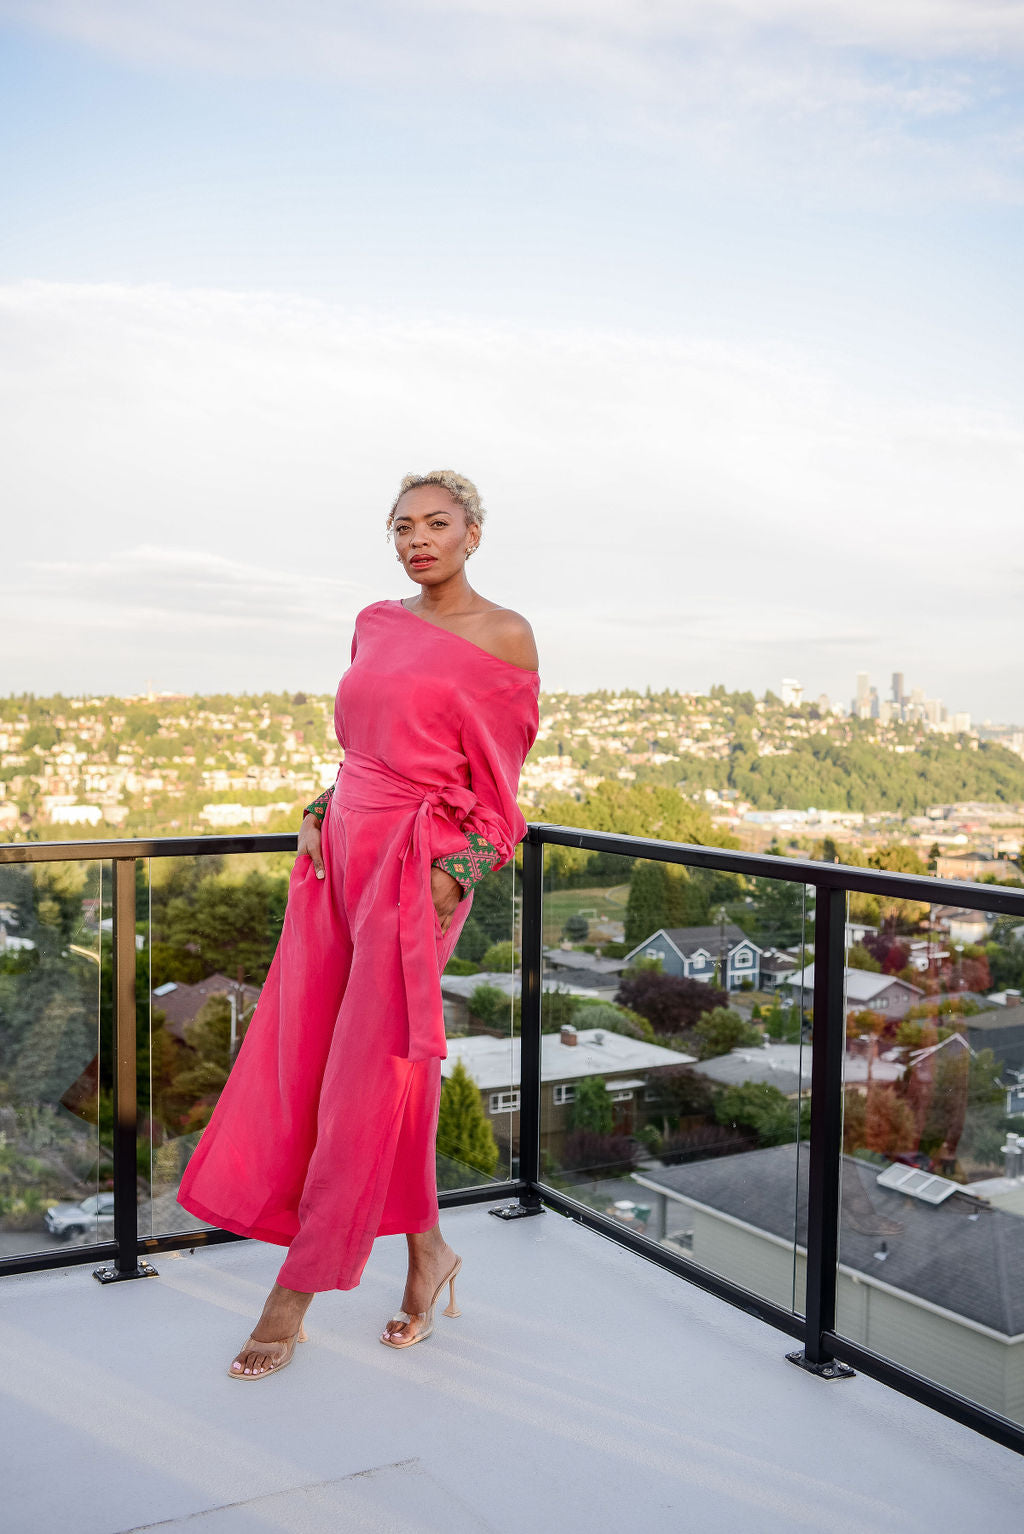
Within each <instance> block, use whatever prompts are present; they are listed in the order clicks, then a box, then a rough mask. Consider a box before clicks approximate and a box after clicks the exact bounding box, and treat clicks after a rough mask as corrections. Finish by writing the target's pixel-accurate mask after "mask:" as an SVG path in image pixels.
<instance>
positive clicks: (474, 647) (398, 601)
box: [388, 597, 540, 677]
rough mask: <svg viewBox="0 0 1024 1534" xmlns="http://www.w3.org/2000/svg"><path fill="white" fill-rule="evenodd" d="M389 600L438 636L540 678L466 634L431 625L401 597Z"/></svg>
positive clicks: (527, 667)
mask: <svg viewBox="0 0 1024 1534" xmlns="http://www.w3.org/2000/svg"><path fill="white" fill-rule="evenodd" d="M388 600H389V601H390V602H391V603H392V605H394V606H398V607H400V608H401V609H402V612H404V613H405V615H406V617H408V618H413V619H415V621H416V622H417V623H425V624H426V626H427V628H428V629H434V630H435V631H436V632H437V633H438V634H447V635H449V637H450V638H452V639H458V640H459V641H460V642H461V643H462V644H468V645H469V647H470V649H471V650H475V651H476V652H477V654H478V655H486V656H487V659H488V660H493V661H496V662H497V664H498V665H499V666H507V667H508V668H509V670H510V671H518V672H519V674H520V676H535V677H539V676H540V671H539V670H536V671H535V670H534V669H533V667H532V666H517V665H516V663H515V661H514V660H505V658H504V657H503V656H501V655H495V654H494V653H493V651H491V650H485V649H484V647H483V645H479V644H476V643H475V642H474V641H473V640H472V639H467V638H466V636H465V634H456V633H455V631H454V629H446V628H442V627H441V625H440V623H431V621H430V619H429V618H421V617H420V615H419V613H414V612H413V611H412V610H411V609H410V608H408V607H406V605H405V603H404V602H403V601H402V599H401V597H389V598H388Z"/></svg>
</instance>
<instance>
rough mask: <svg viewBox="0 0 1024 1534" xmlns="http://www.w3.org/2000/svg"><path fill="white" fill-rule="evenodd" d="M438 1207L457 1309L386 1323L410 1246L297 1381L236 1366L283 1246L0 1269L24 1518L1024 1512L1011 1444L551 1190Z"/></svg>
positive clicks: (129, 1521)
mask: <svg viewBox="0 0 1024 1534" xmlns="http://www.w3.org/2000/svg"><path fill="white" fill-rule="evenodd" d="M487 1207H488V1206H487V1205H486V1204H477V1205H469V1206H465V1207H462V1208H458V1209H454V1210H448V1211H446V1212H445V1213H444V1215H443V1225H444V1229H445V1233H446V1235H447V1237H448V1239H449V1240H450V1241H451V1243H452V1245H453V1246H454V1247H455V1248H456V1250H458V1251H459V1252H461V1253H462V1256H463V1260H464V1270H463V1275H462V1276H461V1277H460V1279H459V1281H458V1284H457V1286H456V1293H457V1297H458V1300H459V1304H460V1306H461V1308H462V1310H463V1316H462V1318H461V1319H459V1320H454V1321H453V1320H449V1319H447V1318H445V1317H443V1316H441V1315H440V1314H438V1317H437V1325H436V1331H435V1334H434V1335H433V1336H432V1337H431V1338H430V1339H429V1340H428V1341H427V1342H426V1343H424V1344H423V1345H422V1346H420V1347H417V1348H414V1349H411V1350H409V1351H408V1355H407V1356H406V1354H404V1353H403V1355H402V1356H401V1357H399V1356H398V1354H397V1353H395V1352H391V1351H387V1350H385V1349H384V1348H383V1347H381V1346H380V1344H379V1343H378V1341H377V1335H378V1333H379V1331H380V1327H381V1324H382V1323H383V1321H384V1320H385V1319H386V1318H387V1316H389V1315H390V1314H392V1312H393V1311H394V1310H396V1309H397V1307H398V1304H399V1303H400V1300H401V1291H402V1284H403V1280H404V1271H405V1243H404V1240H402V1238H400V1237H386V1238H383V1239H381V1240H380V1241H378V1242H377V1244H376V1246H375V1248H374V1252H373V1255H372V1256H371V1259H370V1263H369V1265H368V1267H367V1270H366V1273H365V1275H364V1279H363V1282H362V1284H361V1285H360V1287H359V1288H358V1289H356V1290H353V1291H351V1292H349V1293H340V1292H332V1293H329V1294H325V1295H321V1296H319V1297H318V1298H317V1300H316V1301H315V1302H314V1305H313V1308H312V1310H311V1312H310V1317H309V1331H310V1337H311V1341H310V1343H309V1344H308V1346H304V1347H302V1348H300V1349H299V1350H298V1353H297V1356H296V1358H295V1361H294V1363H293V1365H292V1366H291V1367H290V1368H289V1369H287V1370H285V1371H284V1372H283V1373H282V1375H281V1377H280V1378H279V1379H266V1380H262V1381H259V1382H258V1384H257V1388H256V1389H255V1390H253V1389H251V1388H247V1389H246V1390H244V1391H240V1390H239V1389H238V1384H237V1382H235V1381H232V1380H231V1379H229V1378H228V1375H227V1373H226V1370H227V1365H228V1363H229V1361H230V1358H231V1356H232V1354H233V1353H234V1351H235V1349H236V1348H237V1347H238V1346H239V1344H240V1343H241V1342H242V1341H243V1339H244V1338H245V1336H246V1334H247V1332H248V1330H249V1328H250V1326H251V1324H252V1323H253V1321H254V1320H255V1317H256V1316H257V1315H258V1313H259V1308H260V1305H261V1303H262V1300H263V1297H264V1295H265V1293H266V1291H267V1289H268V1288H269V1287H270V1284H271V1283H272V1281H273V1279H274V1277H275V1275H276V1272H277V1269H278V1267H279V1265H280V1259H281V1252H280V1250H279V1249H277V1248H273V1247H268V1246H264V1245H261V1244H259V1243H253V1242H243V1243H238V1244H232V1245H225V1246H214V1247H208V1248H200V1249H198V1250H197V1251H196V1252H195V1253H194V1255H189V1254H188V1253H184V1254H182V1255H180V1256H178V1255H172V1254H168V1253H164V1254H161V1255H159V1256H158V1257H157V1258H156V1259H155V1265H156V1267H157V1268H158V1269H159V1275H160V1276H159V1277H158V1278H155V1279H145V1280H140V1281H137V1282H132V1283H124V1284H116V1285H111V1286H109V1287H103V1286H101V1285H99V1284H97V1283H96V1282H95V1281H94V1280H93V1278H92V1276H91V1273H90V1270H89V1269H88V1268H86V1267H77V1268H66V1269H57V1270H53V1271H51V1272H48V1273H33V1274H28V1275H25V1276H21V1277H9V1278H8V1279H7V1281H6V1282H5V1283H4V1284H3V1285H0V1336H2V1339H3V1357H4V1370H3V1383H2V1391H3V1395H4V1397H5V1401H4V1413H3V1415H4V1424H5V1431H4V1448H5V1461H6V1466H5V1476H4V1503H5V1507H4V1514H5V1517H4V1521H5V1525H6V1527H7V1528H9V1529H11V1530H12V1531H14V1534H52V1531H53V1530H56V1529H73V1530H74V1534H127V1531H130V1530H140V1529H144V1528H145V1529H149V1528H152V1527H154V1526H157V1527H159V1528H161V1529H163V1530H169V1531H178V1530H182V1531H183V1530H185V1529H186V1528H187V1529H189V1530H190V1531H192V1534H257V1531H258V1534H268V1531H277V1530H281V1531H288V1534H327V1531H328V1530H329V1531H330V1534H337V1531H338V1530H361V1531H384V1530H388V1531H400V1534H406V1531H417V1534H426V1531H431V1534H433V1531H437V1534H442V1531H443V1534H462V1531H467V1534H468V1531H481V1530H492V1531H499V1530H500V1531H505V1530H507V1531H509V1534H512V1531H517V1534H518V1531H520V1530H523V1529H526V1528H534V1529H549V1528H555V1527H559V1528H562V1529H565V1530H568V1531H576V1530H595V1531H605V1530H608V1531H610V1530H613V1529H622V1528H637V1529H644V1530H662V1529H664V1530H672V1531H677V1530H679V1529H686V1530H701V1531H703V1530H711V1531H714V1534H733V1531H735V1534H740V1531H742V1534H775V1531H779V1534H782V1531H785V1534H792V1531H793V1530H794V1529H800V1530H821V1531H823V1534H824V1531H828V1534H862V1531H864V1530H866V1529H870V1530H872V1534H887V1531H890V1530H891V1531H893V1534H897V1531H898V1534H917V1531H920V1534H934V1531H935V1530H936V1529H943V1530H946V1529H948V1530H956V1529H960V1528H963V1529H968V1528H991V1529H1012V1528H1015V1527H1018V1526H1019V1523H1020V1498H1021V1491H1022V1486H1024V1476H1022V1467H1021V1461H1020V1458H1019V1457H1018V1456H1017V1455H1015V1454H1014V1453H1012V1452H1011V1451H1009V1450H1007V1449H1003V1448H1001V1447H999V1446H998V1445H997V1444H995V1443H992V1442H990V1441H988V1440H987V1439H985V1438H983V1437H981V1436H979V1435H978V1434H976V1433H973V1432H971V1431H970V1430H969V1429H967V1428H965V1427H961V1426H959V1425H958V1424H957V1423H955V1422H952V1421H950V1420H948V1419H946V1418H945V1417H942V1416H940V1415H939V1414H937V1413H936V1412H933V1411H930V1410H928V1409H927V1408H926V1407H924V1406H920V1405H918V1404H917V1403H915V1402H914V1401H912V1400H909V1399H907V1398H906V1397H904V1396H902V1395H899V1394H897V1393H896V1392H895V1391H892V1390H889V1389H887V1388H886V1387H885V1386H883V1385H881V1384H877V1383H875V1382H874V1381H872V1380H870V1379H867V1378H865V1377H863V1376H861V1377H858V1378H857V1379H855V1380H853V1381H842V1382H832V1383H826V1382H823V1381H821V1380H818V1379H815V1378H812V1377H811V1376H809V1375H807V1374H805V1373H804V1372H802V1371H801V1370H798V1369H794V1368H792V1367H791V1366H789V1365H788V1364H787V1363H786V1362H785V1359H784V1354H785V1352H786V1350H787V1347H791V1346H792V1344H791V1343H790V1342H789V1341H788V1339H787V1338H786V1337H784V1336H783V1335H781V1334H780V1333H778V1332H776V1331H774V1330H773V1329H772V1328H770V1327H767V1326H765V1325H763V1324H762V1323H761V1322H760V1321H758V1320H756V1319H754V1318H753V1317H751V1316H747V1315H745V1314H743V1313H742V1312H741V1311H738V1310H735V1309H734V1308H732V1307H731V1306H729V1305H726V1304H723V1303H722V1302H721V1301H719V1300H718V1299H716V1298H714V1297H713V1296H712V1295H710V1294H706V1293H704V1292H702V1291H700V1290H698V1289H696V1288H694V1287H692V1286H691V1285H689V1284H687V1283H685V1282H682V1281H680V1280H679V1279H677V1278H676V1277H674V1275H672V1274H671V1273H669V1272H666V1271H665V1270H663V1269H661V1268H658V1267H656V1266H655V1265H653V1264H652V1263H649V1262H647V1261H645V1260H644V1259H643V1258H642V1257H640V1256H637V1255H635V1254H633V1253H632V1252H630V1251H628V1250H626V1249H624V1248H622V1247H619V1246H616V1245H615V1244H614V1243H612V1242H610V1241H607V1240H605V1239H603V1238H602V1237H601V1236H599V1235H597V1234H595V1233H594V1232H592V1231H589V1230H587V1229H585V1228H583V1227H582V1226H580V1225H578V1224H576V1223H575V1222H573V1221H571V1220H567V1219H564V1218H562V1217H561V1216H560V1215H558V1214H555V1213H551V1212H548V1213H545V1214H543V1215H541V1216H539V1217H537V1218H533V1219H526V1220H518V1221H513V1222H508V1223H507V1222H505V1221H499V1220H495V1219H493V1218H491V1217H490V1216H489V1215H488V1213H487Z"/></svg>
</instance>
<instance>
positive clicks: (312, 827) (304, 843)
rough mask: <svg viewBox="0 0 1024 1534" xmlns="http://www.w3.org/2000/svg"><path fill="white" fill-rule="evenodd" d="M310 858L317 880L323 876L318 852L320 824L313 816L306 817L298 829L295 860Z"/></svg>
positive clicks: (322, 862) (321, 856) (322, 867)
mask: <svg viewBox="0 0 1024 1534" xmlns="http://www.w3.org/2000/svg"><path fill="white" fill-rule="evenodd" d="M299 858H312V860H313V868H314V869H315V871H316V876H317V878H318V879H322V878H323V876H324V859H323V854H322V852H321V851H320V822H319V821H318V820H317V818H316V816H315V815H307V816H306V817H305V818H304V820H303V822H302V825H301V826H300V827H299V854H298V857H297V858H296V859H295V861H296V862H298V860H299Z"/></svg>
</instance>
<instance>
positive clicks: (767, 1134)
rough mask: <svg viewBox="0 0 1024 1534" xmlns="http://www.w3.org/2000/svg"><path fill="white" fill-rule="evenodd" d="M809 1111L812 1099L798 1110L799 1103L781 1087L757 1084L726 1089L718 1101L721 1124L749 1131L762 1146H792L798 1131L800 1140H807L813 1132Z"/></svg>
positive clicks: (716, 1112)
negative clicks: (781, 1090) (808, 1135)
mask: <svg viewBox="0 0 1024 1534" xmlns="http://www.w3.org/2000/svg"><path fill="white" fill-rule="evenodd" d="M810 1112H811V1104H810V1100H809V1099H807V1098H805V1099H804V1101H803V1102H802V1103H801V1104H800V1107H799V1111H798V1107H797V1104H796V1103H795V1102H791V1101H790V1100H789V1098H787V1097H786V1096H785V1095H784V1094H783V1093H782V1092H780V1091H779V1089H778V1087H773V1086H767V1085H764V1086H762V1085H761V1083H760V1082H754V1081H745V1082H744V1083H743V1084H742V1086H737V1087H726V1088H725V1090H724V1091H723V1092H721V1093H720V1094H719V1096H718V1097H717V1099H716V1101H715V1118H716V1119H717V1121H718V1123H719V1124H724V1125H726V1126H729V1127H731V1128H733V1129H740V1130H747V1131H748V1132H749V1133H751V1134H753V1135H754V1136H755V1137H756V1139H757V1142H758V1144H759V1145H761V1146H767V1145H786V1144H789V1143H790V1142H791V1141H794V1140H795V1139H796V1138H797V1133H798V1131H799V1135H800V1138H801V1139H805V1138H806V1136H807V1134H808V1133H809V1131H810Z"/></svg>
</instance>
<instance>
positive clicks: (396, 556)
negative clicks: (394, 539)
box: [395, 554, 402, 564]
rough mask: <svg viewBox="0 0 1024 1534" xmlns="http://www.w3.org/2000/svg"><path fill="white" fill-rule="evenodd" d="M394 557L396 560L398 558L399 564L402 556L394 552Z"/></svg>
mask: <svg viewBox="0 0 1024 1534" xmlns="http://www.w3.org/2000/svg"><path fill="white" fill-rule="evenodd" d="M395 558H396V559H397V560H398V563H399V564H401V563H402V556H401V554H396V555H395Z"/></svg>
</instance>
